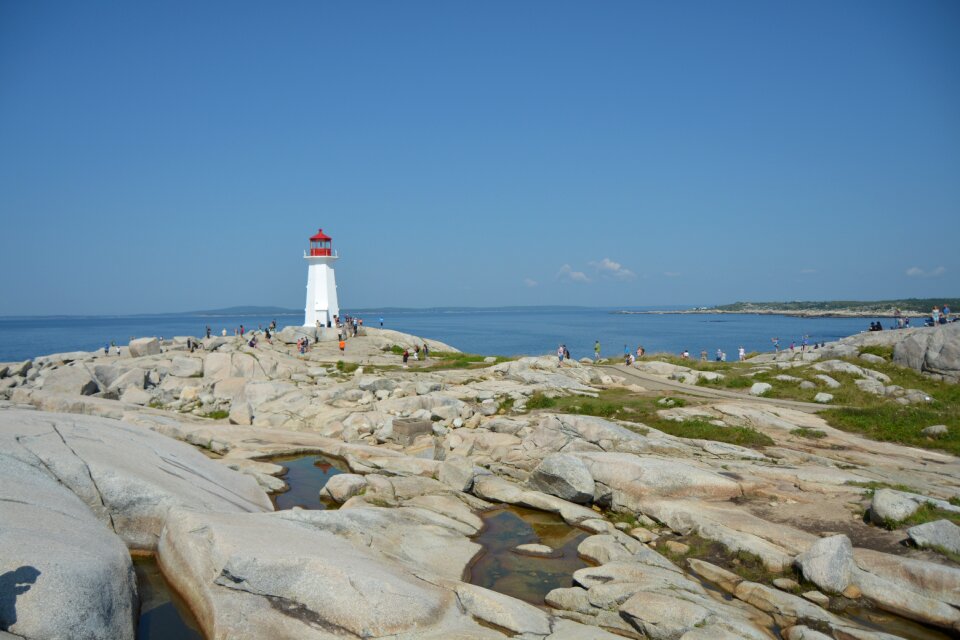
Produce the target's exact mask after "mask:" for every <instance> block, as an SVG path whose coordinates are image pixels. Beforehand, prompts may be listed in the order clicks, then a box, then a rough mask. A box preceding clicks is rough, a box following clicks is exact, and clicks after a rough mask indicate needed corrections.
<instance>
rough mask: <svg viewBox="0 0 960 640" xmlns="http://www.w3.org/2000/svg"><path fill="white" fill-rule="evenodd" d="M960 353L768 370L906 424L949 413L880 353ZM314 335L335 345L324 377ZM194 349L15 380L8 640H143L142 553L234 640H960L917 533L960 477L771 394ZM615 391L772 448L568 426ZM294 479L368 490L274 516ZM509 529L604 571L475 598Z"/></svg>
mask: <svg viewBox="0 0 960 640" xmlns="http://www.w3.org/2000/svg"><path fill="white" fill-rule="evenodd" d="M958 329H960V327H953V326H947V327H940V328H934V329H913V330H910V331H905V332H881V333H879V334H862V335H859V336H854V337H852V338H850V339H846V340H843V341H840V342H838V343H833V344H830V345H828V346H827V348H825V349H819V350H817V351H806V352H796V353H786V352H785V353H781V354H765V355H762V356H758V357H757V358H756V359H755V361H754V362H751V363H748V365H745V366H750V367H752V368H753V369H752V370H756V371H768V372H770V371H778V372H782V373H780V374H779V375H783V376H785V377H786V378H791V377H792V378H793V379H794V380H796V381H798V382H799V381H800V379H801V378H799V377H797V376H799V375H800V373H801V372H806V371H808V370H809V371H811V372H813V371H815V372H816V374H817V376H820V377H817V378H813V379H815V380H817V381H818V382H817V383H815V384H814V386H817V385H819V388H814V389H810V392H809V393H810V396H811V400H812V399H813V395H814V394H815V393H822V392H827V391H831V390H832V389H833V385H832V384H831V382H830V381H832V383H836V384H837V385H838V386H840V385H851V386H853V385H854V384H855V388H858V389H860V388H863V389H872V390H873V391H870V393H874V392H879V393H881V394H887V393H889V394H890V395H889V397H890V398H891V401H894V400H895V401H896V402H900V400H901V399H903V402H901V404H908V403H910V402H915V401H922V400H919V399H915V398H916V396H915V395H911V394H910V393H909V392H910V391H911V390H909V389H894V388H893V387H895V386H896V385H892V384H890V383H889V381H888V382H886V383H885V382H884V381H883V374H881V373H880V372H878V371H874V370H873V369H871V368H870V365H871V361H870V358H869V357H867V356H871V354H870V353H867V352H862V350H863V349H865V348H866V347H868V346H870V345H874V344H885V345H888V346H893V347H894V360H895V361H896V362H899V363H901V364H903V365H905V366H910V367H912V368H914V369H916V370H918V371H925V372H927V373H928V374H930V375H933V376H938V377H939V378H941V379H944V380H954V379H956V376H957V374H958V372H960V371H958V370H960V367H958V366H957V364H956V363H957V359H958V356H960V347H958V344H960V340H958V338H960V336H958V334H960V330H958ZM894 334H896V335H894ZM304 336H306V337H310V338H311V340H318V339H319V340H318V341H317V342H316V343H315V344H314V345H312V347H311V349H310V351H308V352H307V353H306V354H304V355H300V354H298V353H296V349H295V348H294V347H293V345H294V344H295V343H296V341H297V339H299V338H301V337H304ZM333 337H334V338H335V336H333ZM884 341H886V342H884ZM192 342H193V339H191V340H190V341H188V340H187V339H186V338H185V337H184V338H174V339H173V340H168V341H164V342H162V343H161V342H160V341H159V340H157V339H155V338H142V339H138V340H135V341H133V342H131V343H130V345H129V346H128V348H127V349H126V350H125V353H124V354H123V356H120V357H118V356H116V355H105V354H102V353H100V352H91V353H88V352H74V353H66V354H54V355H50V356H43V357H40V358H36V359H34V360H29V361H25V362H21V363H7V364H0V523H2V525H0V526H2V535H0V558H3V559H4V566H3V567H2V568H0V598H2V606H0V638H6V637H12V638H31V639H32V638H116V639H124V638H131V639H132V638H134V637H135V632H136V620H137V616H138V609H139V599H138V594H137V585H136V580H135V579H134V572H133V568H132V564H131V561H130V552H131V551H137V552H140V551H145V552H150V553H153V554H156V557H157V560H158V563H159V566H160V568H161V569H162V571H163V574H164V576H166V579H167V580H168V582H169V583H170V584H171V585H172V587H173V588H174V589H175V590H176V591H177V592H178V593H179V594H180V595H181V596H182V597H183V599H184V601H185V602H186V603H187V604H188V605H189V607H190V609H191V611H192V612H193V614H194V615H195V617H196V619H197V621H198V623H199V624H200V626H201V630H202V632H203V633H204V635H205V636H206V637H207V638H263V637H275V638H345V637H347V638H387V637H389V638H437V639H440V638H504V637H517V638H537V639H544V640H546V639H550V640H566V639H573V638H585V639H591V638H596V639H604V638H610V639H612V638H623V637H628V638H655V639H674V638H682V639H684V640H701V639H704V638H710V640H718V639H719V640H723V639H726V638H757V639H761V638H764V639H770V638H784V639H786V640H799V639H807V640H816V639H820V638H834V639H835V640H847V639H851V638H852V639H857V640H891V639H893V638H923V639H924V640H926V639H927V638H931V639H933V638H946V637H950V636H951V635H952V634H957V633H960V565H958V564H957V562H956V561H955V560H954V559H953V558H955V557H960V547H958V548H957V550H956V551H955V552H954V553H956V554H958V555H955V556H951V555H950V554H949V553H945V552H944V549H947V550H949V549H950V548H951V547H950V545H953V544H960V537H958V535H957V532H958V531H960V529H958V528H957V527H956V525H954V524H952V522H951V521H950V520H939V521H937V522H931V523H929V524H924V525H919V526H913V527H909V528H907V527H906V525H899V524H897V523H900V522H902V521H903V520H905V519H906V518H907V517H909V516H910V514H913V513H916V512H917V510H919V509H922V508H930V505H934V506H935V507H936V508H937V509H940V510H942V511H943V512H945V513H948V514H949V513H955V512H958V513H960V506H957V503H958V501H960V460H958V459H957V458H956V457H955V456H952V455H949V454H946V453H941V452H938V451H934V450H929V449H918V448H911V447H906V446H902V445H897V444H894V443H887V442H877V441H873V440H869V439H866V438H864V437H861V436H859V435H855V434H852V433H849V432H845V431H841V430H838V429H835V428H833V427H831V426H830V425H829V424H828V423H827V422H826V421H825V420H824V419H823V418H821V417H819V416H817V415H816V414H815V413H811V412H809V411H806V410H802V409H799V408H790V407H788V406H787V404H783V405H778V404H777V403H776V402H770V401H766V402H764V403H760V402H759V401H755V400H752V399H751V396H750V395H749V393H744V394H741V395H738V396H735V397H729V396H723V397H721V396H719V394H718V396H717V397H715V398H701V399H699V400H697V402H695V403H694V402H692V397H691V402H690V403H689V404H686V406H684V403H683V402H677V401H675V400H673V399H670V398H659V396H661V395H662V392H658V391H656V388H655V383H656V381H657V380H663V381H664V383H666V382H667V381H670V382H671V384H675V382H676V381H680V382H681V384H686V385H690V386H691V387H693V385H695V384H696V383H697V381H698V380H699V379H700V378H701V377H703V376H705V375H706V373H709V372H700V371H698V370H697V369H696V366H697V365H696V363H691V364H690V366H689V367H679V366H678V365H674V364H670V363H667V362H655V361H649V360H645V361H641V362H638V363H637V366H636V367H633V368H630V369H627V368H625V367H624V368H613V367H597V366H594V365H592V364H590V363H586V362H576V361H573V362H571V361H566V362H564V363H563V365H562V366H558V362H557V360H556V358H553V357H539V358H536V357H534V358H520V359H517V360H511V361H507V362H496V361H495V360H494V359H492V358H491V359H488V361H487V362H477V363H467V362H466V361H457V362H458V363H460V362H462V363H463V364H462V365H461V364H458V365H457V366H452V365H451V366H449V367H448V366H445V364H444V363H445V362H452V361H453V360H447V359H446V358H445V357H440V358H431V359H429V360H427V361H417V362H411V366H410V367H409V368H404V367H403V366H402V365H401V360H400V356H399V355H397V353H396V352H397V351H402V349H404V348H413V347H415V346H417V345H423V344H427V345H429V347H430V350H431V351H432V352H434V353H440V354H453V353H454V352H455V351H456V350H455V349H454V348H452V347H450V346H449V345H444V344H442V343H437V342H434V341H430V340H425V339H423V338H419V337H415V336H409V335H405V334H400V333H397V332H390V331H381V330H377V329H374V328H367V329H364V330H363V335H361V336H359V337H356V338H353V339H351V340H349V341H348V343H347V346H346V350H345V352H343V353H341V352H340V351H339V348H338V346H337V343H336V340H335V339H331V336H330V335H327V334H326V332H324V333H323V334H321V335H319V336H318V335H316V333H315V332H314V330H312V329H309V328H307V329H303V328H290V329H287V330H284V331H282V332H280V333H278V334H276V336H275V337H274V340H273V343H272V344H268V343H266V341H264V340H262V341H261V342H260V344H259V345H258V346H257V347H256V348H251V347H250V346H249V345H248V344H247V343H246V342H245V341H243V340H239V339H235V338H232V337H231V338H219V337H217V338H209V339H206V340H199V341H197V342H198V343H199V344H200V345H201V347H200V348H199V349H193V350H192V349H191V348H190V347H189V346H188V345H189V344H190V343H192ZM394 347H400V349H395V348H394ZM871 357H878V356H871ZM791 374H793V375H791ZM878 374H879V375H878ZM712 375H718V374H712ZM634 376H647V379H648V380H650V384H649V385H648V386H650V387H651V388H650V389H647V388H644V386H643V384H639V383H638V382H637V380H636V379H634ZM845 376H847V377H845ZM834 377H836V378H839V381H838V380H837V379H835V378H834ZM848 377H849V379H850V380H853V382H848V381H847V380H848ZM823 378H826V379H829V381H828V380H825V379H823ZM877 385H879V387H877ZM878 388H879V391H877V389H878ZM751 391H752V390H751ZM609 392H616V393H622V394H632V397H637V398H647V397H649V400H650V402H658V405H657V406H658V407H660V408H659V409H658V410H657V415H658V418H659V419H663V420H670V421H677V422H684V421H688V420H699V421H709V422H710V423H711V424H713V425H715V426H719V427H721V428H725V429H727V428H749V429H752V430H755V431H757V432H759V433H761V434H763V435H764V436H766V437H767V438H768V439H769V441H770V442H772V444H770V445H764V446H756V447H747V446H739V445H735V444H730V443H728V442H720V441H716V440H709V439H695V438H686V437H679V436H675V435H670V434H669V433H667V432H664V431H660V430H658V429H656V428H654V427H652V426H650V425H646V424H643V423H641V422H639V421H636V422H635V421H631V420H623V419H606V418H603V417H596V416H591V415H578V414H571V413H566V412H562V411H556V410H551V408H550V407H549V406H544V405H545V403H544V401H543V399H544V398H580V399H582V401H583V402H589V401H591V400H592V399H594V398H596V397H597V396H598V395H600V394H603V393H609ZM761 393H762V392H761ZM665 400H669V402H665ZM814 431H815V432H817V433H819V434H822V435H820V436H818V437H817V438H816V439H809V438H807V437H803V436H801V435H797V434H798V433H804V432H806V433H809V432H814ZM932 437H934V436H932ZM291 454H322V455H324V456H328V457H330V458H333V459H336V460H338V461H340V463H341V464H342V465H343V467H344V469H345V472H344V473H339V474H337V475H333V476H332V477H331V478H330V479H329V480H328V481H327V483H326V485H325V486H324V487H323V489H322V490H321V495H322V497H323V498H324V499H326V500H328V501H329V502H330V503H332V504H334V505H337V507H338V508H336V509H331V510H308V509H297V508H294V509H289V510H280V511H276V510H275V508H274V506H273V504H272V502H271V500H270V498H269V495H268V494H269V493H272V492H276V491H279V490H282V489H284V488H285V483H284V481H283V480H282V479H281V476H283V473H284V468H283V466H282V464H276V463H273V462H271V458H274V457H276V456H280V455H291ZM895 487H901V488H895ZM903 487H907V488H909V489H910V491H906V490H904V489H903ZM497 505H516V506H520V507H524V508H529V509H534V510H538V511H542V512H547V513H551V514H556V515H557V516H558V517H559V518H561V519H562V520H563V521H564V522H565V523H567V525H569V526H570V527H575V528H577V529H579V530H581V531H582V532H584V533H585V534H586V537H584V539H583V540H582V541H581V542H580V543H579V545H578V548H577V551H578V554H579V556H580V557H581V558H582V559H583V560H584V561H585V562H586V563H587V565H588V566H587V567H585V568H582V569H578V570H576V571H575V572H574V573H573V575H571V576H570V581H569V586H565V587H561V588H556V589H553V590H552V591H550V592H549V593H547V594H546V596H545V597H544V598H543V602H542V603H540V604H538V605H534V604H530V603H528V602H524V601H522V600H520V599H518V598H515V597H512V596H509V595H506V594H504V593H499V592H497V591H493V590H491V589H487V588H484V587H481V586H478V585H476V584H471V583H470V582H469V581H466V580H465V577H466V576H467V574H468V568H469V567H470V565H471V563H472V562H474V561H475V559H476V558H477V557H478V556H479V555H480V554H482V553H484V550H483V548H482V547H481V546H480V545H479V544H477V543H476V542H475V538H476V537H477V534H478V533H479V532H480V531H481V529H482V528H483V521H482V519H481V518H480V515H479V514H481V513H483V512H484V511H485V510H489V509H491V508H494V507H496V506H497ZM864 510H866V513H867V514H868V517H866V518H864ZM877 522H879V523H881V524H883V525H884V526H886V525H889V526H890V529H888V528H884V527H879V526H877V525H876V524H875V523H877ZM940 523H944V524H940ZM931 525H935V526H931ZM904 541H907V542H908V544H906V545H905V544H904ZM540 547H542V545H540ZM552 551H553V550H552V549H550V548H546V549H543V548H538V547H530V548H527V549H520V550H519V551H518V553H540V554H542V555H545V556H549V555H550V553H552ZM747 567H749V568H750V570H749V571H746V568H747ZM81 602H82V603H84V605H83V606H78V604H77V603H81ZM852 609H856V610H858V611H859V610H861V609H866V610H869V611H871V612H873V613H872V614H871V615H870V616H863V615H849V614H848V613H846V612H847V611H848V610H852ZM871 616H872V617H871ZM870 620H876V621H879V622H870Z"/></svg>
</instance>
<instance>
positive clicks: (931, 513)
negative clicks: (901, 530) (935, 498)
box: [896, 502, 960, 527]
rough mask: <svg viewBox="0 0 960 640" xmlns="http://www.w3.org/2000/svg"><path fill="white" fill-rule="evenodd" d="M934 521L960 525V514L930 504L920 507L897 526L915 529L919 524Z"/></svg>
mask: <svg viewBox="0 0 960 640" xmlns="http://www.w3.org/2000/svg"><path fill="white" fill-rule="evenodd" d="M934 520H949V521H950V522H952V523H953V524H956V525H960V513H956V512H954V511H947V510H946V509H941V508H939V507H935V506H934V505H933V504H931V503H929V502H928V503H926V504H922V505H920V508H919V509H917V510H916V511H914V512H913V514H912V515H910V516H909V517H907V518H905V519H904V520H902V521H901V522H898V523H896V525H897V526H900V527H913V526H916V525H918V524H924V523H926V522H933V521H934Z"/></svg>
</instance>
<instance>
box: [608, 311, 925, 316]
mask: <svg viewBox="0 0 960 640" xmlns="http://www.w3.org/2000/svg"><path fill="white" fill-rule="evenodd" d="M611 313H613V314H617V315H740V316H789V317H792V318H896V317H897V315H896V313H895V312H893V311H889V310H888V311H853V310H850V311H844V310H841V309H836V310H832V311H825V310H820V309H753V310H750V311H728V310H725V309H677V310H673V311H627V310H622V311H612V312H611ZM900 315H901V317H904V318H924V317H926V315H925V314H921V313H917V312H915V311H903V312H901V314H900Z"/></svg>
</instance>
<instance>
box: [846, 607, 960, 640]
mask: <svg viewBox="0 0 960 640" xmlns="http://www.w3.org/2000/svg"><path fill="white" fill-rule="evenodd" d="M831 610H832V611H833V613H835V614H837V615H838V616H840V617H841V618H847V619H849V620H852V621H854V622H857V623H859V624H860V625H862V626H864V627H866V628H867V629H872V630H874V631H881V632H883V633H892V634H893V635H895V636H900V637H901V638H905V640H948V639H949V638H950V637H955V636H950V635H948V634H947V633H944V632H942V631H939V630H937V629H934V628H932V627H928V626H926V625H922V624H920V623H919V622H914V621H913V620H907V619H906V618H901V617H900V616H896V615H894V614H892V613H887V612H886V611H881V610H879V609H873V608H871V607H869V606H860V605H857V604H855V603H851V604H849V605H847V606H846V607H844V608H843V609H842V610H839V609H831Z"/></svg>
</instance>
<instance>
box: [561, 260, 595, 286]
mask: <svg viewBox="0 0 960 640" xmlns="http://www.w3.org/2000/svg"><path fill="white" fill-rule="evenodd" d="M557 278H559V279H560V280H563V281H564V282H590V278H588V277H587V274H585V273H584V272H583V271H574V270H573V267H571V266H570V265H568V264H565V265H563V266H562V267H560V271H559V272H558V273H557Z"/></svg>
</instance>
